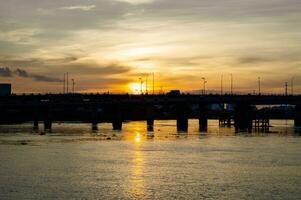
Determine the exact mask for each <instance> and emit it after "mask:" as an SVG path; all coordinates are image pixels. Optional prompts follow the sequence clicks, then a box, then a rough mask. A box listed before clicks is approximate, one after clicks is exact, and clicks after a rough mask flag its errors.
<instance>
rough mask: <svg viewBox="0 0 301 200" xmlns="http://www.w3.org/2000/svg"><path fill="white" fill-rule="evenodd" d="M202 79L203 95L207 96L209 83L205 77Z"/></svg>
mask: <svg viewBox="0 0 301 200" xmlns="http://www.w3.org/2000/svg"><path fill="white" fill-rule="evenodd" d="M202 79H203V95H205V94H206V83H207V81H206V78H205V77H202Z"/></svg>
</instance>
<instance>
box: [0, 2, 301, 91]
mask: <svg viewBox="0 0 301 200" xmlns="http://www.w3.org/2000/svg"><path fill="white" fill-rule="evenodd" d="M0 24H1V26H0V82H11V83H12V84H13V90H14V92H62V90H63V86H62V85H63V84H62V82H61V80H62V79H63V74H64V73H65V72H69V76H70V78H74V79H75V82H76V90H77V91H81V92H91V91H92V92H96V91H98V92H104V91H108V90H109V91H111V92H132V91H130V88H129V85H131V84H132V85H133V83H138V82H139V77H142V78H145V74H148V73H153V72H154V73H155V80H156V82H155V83H156V85H155V89H156V90H159V88H160V87H161V86H162V87H163V89H164V90H170V89H181V90H183V91H192V90H200V89H201V87H202V79H201V78H202V77H205V78H206V79H207V81H208V83H207V88H208V89H209V90H219V88H220V81H221V75H222V74H223V77H224V90H225V91H227V90H229V88H230V74H231V73H232V74H233V78H234V89H235V91H241V92H252V91H253V90H256V89H257V77H259V76H260V77H261V80H262V91H263V92H271V93H272V92H283V91H284V83H285V82H286V81H287V82H288V83H289V85H290V83H291V78H292V77H294V85H295V92H299V93H300V92H301V1H300V0H266V1H264V0H0ZM150 78H151V76H149V79H150Z"/></svg>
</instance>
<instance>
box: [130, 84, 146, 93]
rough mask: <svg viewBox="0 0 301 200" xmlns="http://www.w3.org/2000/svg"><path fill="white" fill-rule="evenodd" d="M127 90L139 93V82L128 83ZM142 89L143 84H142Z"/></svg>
mask: <svg viewBox="0 0 301 200" xmlns="http://www.w3.org/2000/svg"><path fill="white" fill-rule="evenodd" d="M128 87H129V90H130V92H131V93H132V94H141V84H140V83H130V84H129V86H128ZM142 90H143V85H142Z"/></svg>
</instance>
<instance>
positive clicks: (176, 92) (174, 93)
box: [167, 90, 181, 96]
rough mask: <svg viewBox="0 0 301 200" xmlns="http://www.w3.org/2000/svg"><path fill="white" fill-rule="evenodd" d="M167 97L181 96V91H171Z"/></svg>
mask: <svg viewBox="0 0 301 200" xmlns="http://www.w3.org/2000/svg"><path fill="white" fill-rule="evenodd" d="M167 95H171V96H176V95H181V92H180V90H170V91H169V92H168V93H167Z"/></svg>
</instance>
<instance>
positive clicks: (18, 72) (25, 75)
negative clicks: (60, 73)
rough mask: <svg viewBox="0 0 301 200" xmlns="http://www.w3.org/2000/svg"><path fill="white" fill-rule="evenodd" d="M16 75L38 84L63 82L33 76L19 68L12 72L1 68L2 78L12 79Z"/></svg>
mask: <svg viewBox="0 0 301 200" xmlns="http://www.w3.org/2000/svg"><path fill="white" fill-rule="evenodd" d="M14 75H15V76H18V77H22V78H30V79H32V80H33V81H37V82H62V80H61V79H59V78H54V77H50V76H44V75H38V74H31V73H29V72H27V71H26V70H23V69H19V68H17V69H16V70H11V69H10V68H8V67H0V77H12V76H14Z"/></svg>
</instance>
